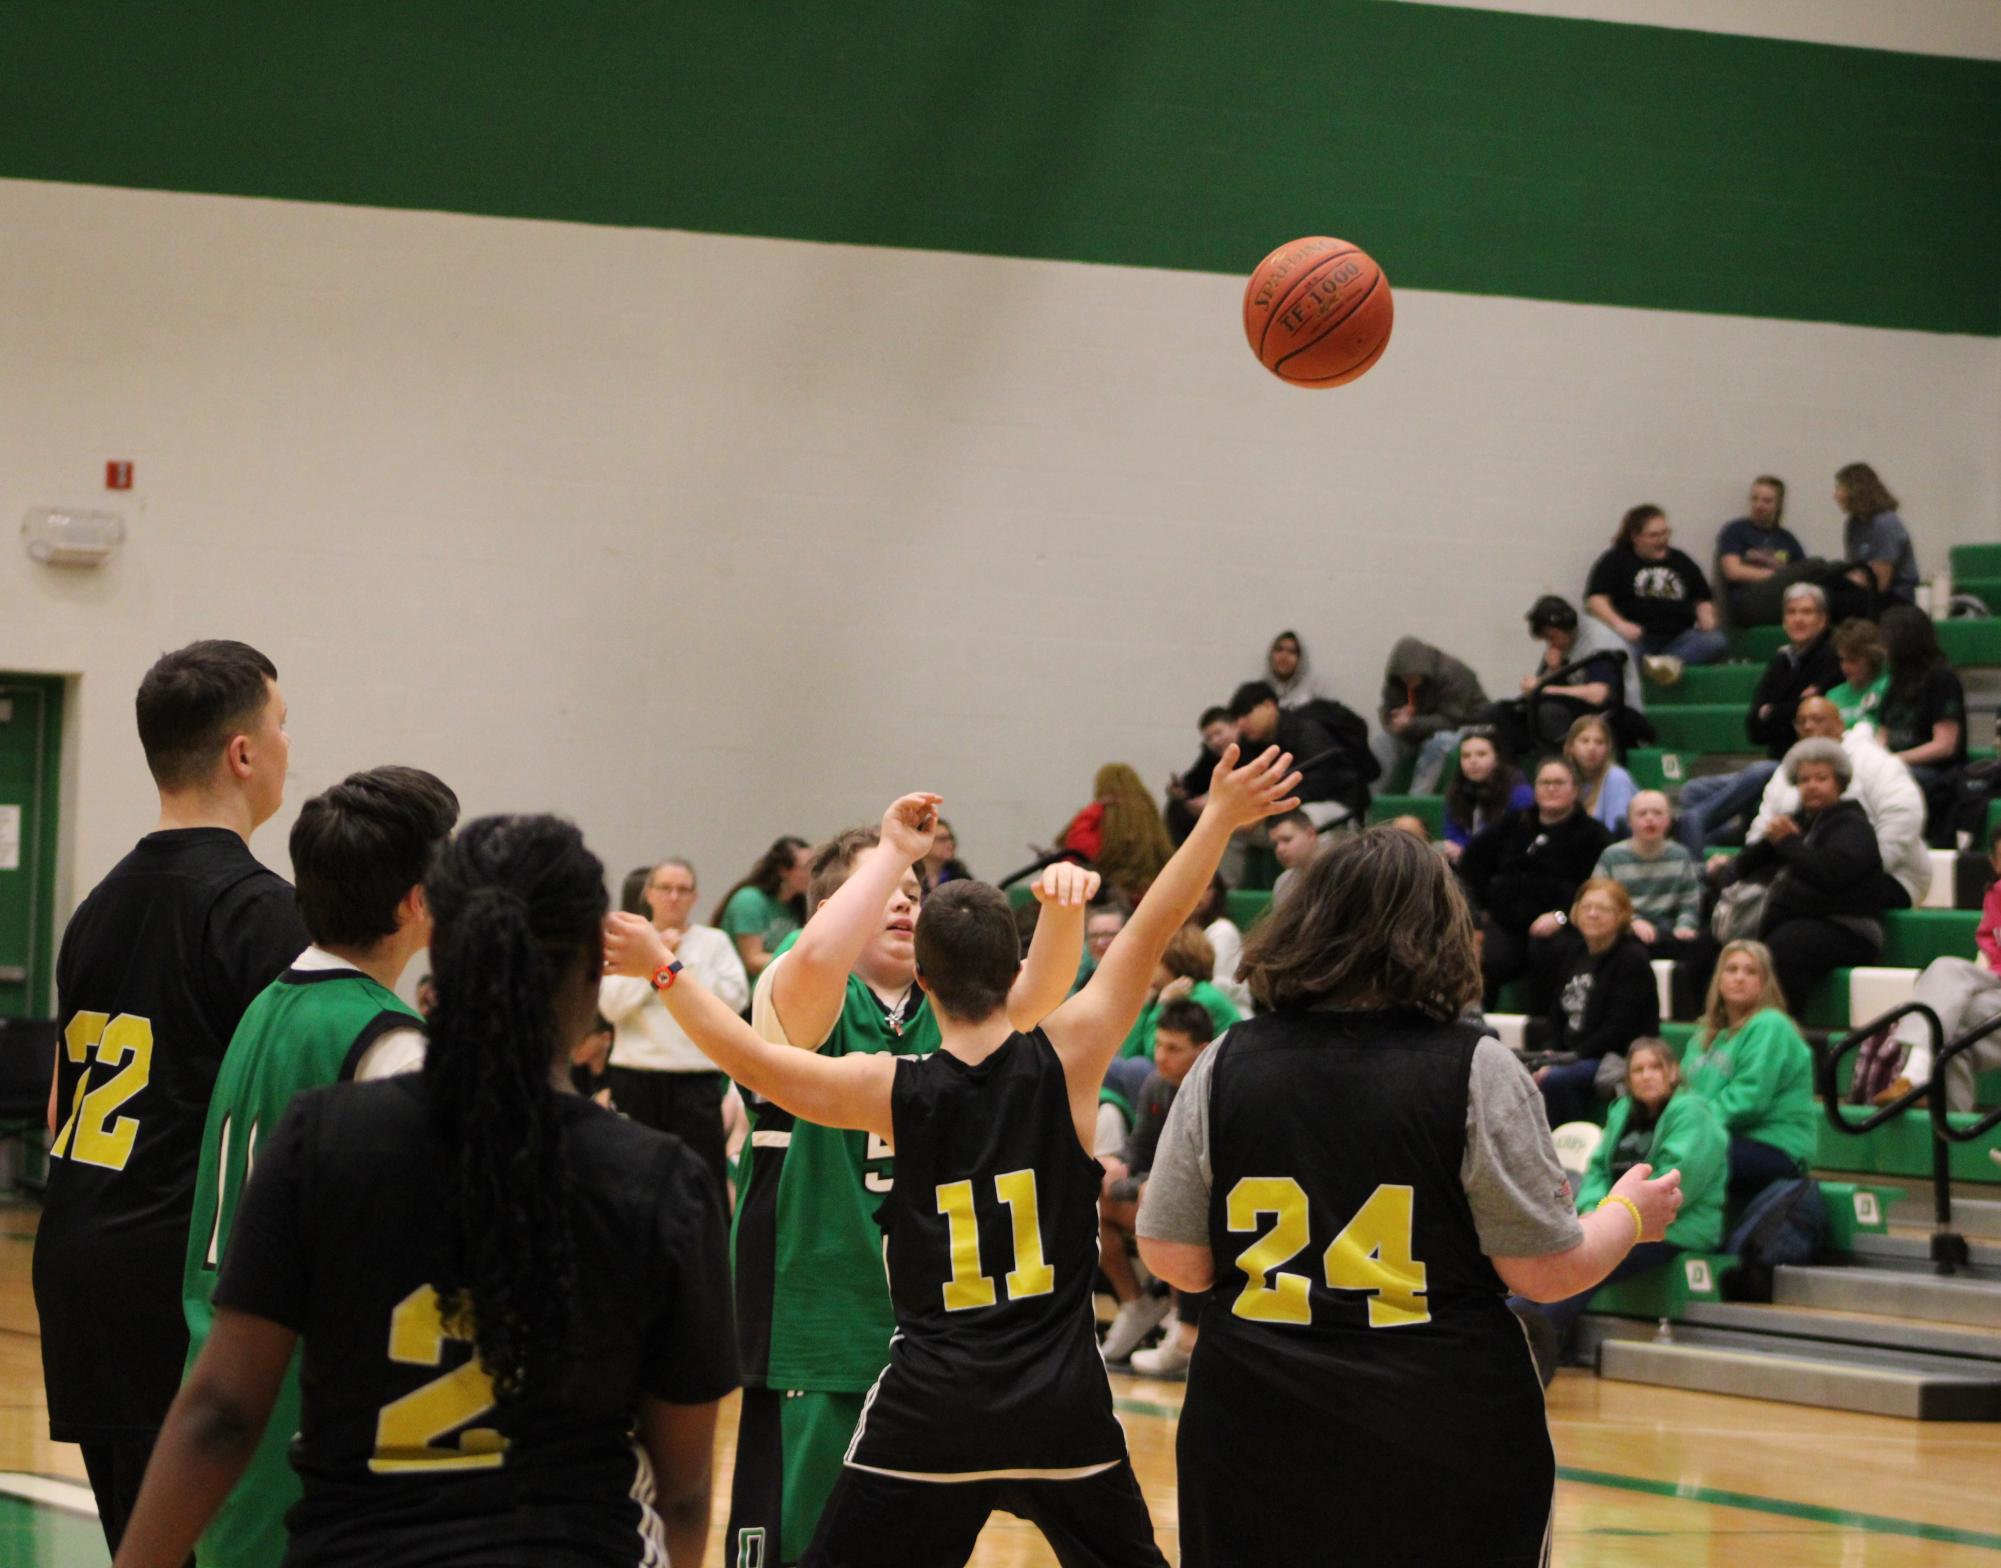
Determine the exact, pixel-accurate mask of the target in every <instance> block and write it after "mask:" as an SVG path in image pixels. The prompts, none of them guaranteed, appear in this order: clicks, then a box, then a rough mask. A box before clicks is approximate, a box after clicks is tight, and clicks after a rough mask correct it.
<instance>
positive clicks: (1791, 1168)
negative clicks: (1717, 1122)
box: [1726, 1133, 1800, 1212]
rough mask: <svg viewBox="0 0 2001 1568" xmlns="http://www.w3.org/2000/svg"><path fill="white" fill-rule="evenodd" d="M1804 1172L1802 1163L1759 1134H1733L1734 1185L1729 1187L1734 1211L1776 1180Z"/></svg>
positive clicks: (1787, 1179) (1791, 1177)
mask: <svg viewBox="0 0 2001 1568" xmlns="http://www.w3.org/2000/svg"><path fill="white" fill-rule="evenodd" d="M1799 1174H1800V1163H1799V1161H1798V1160H1796V1159H1794V1158H1793V1157H1792V1156H1791V1155H1790V1154H1787V1153H1785V1152H1784V1151H1783V1150H1781V1149H1775V1148H1773V1147H1772V1146H1771V1145H1770V1144H1769V1143H1760V1142H1759V1141H1758V1140H1757V1139H1756V1138H1741V1137H1738V1136H1737V1135H1735V1134H1734V1133H1733V1134H1732V1135H1731V1138H1730V1185H1729V1187H1728V1188H1727V1189H1726V1191H1727V1194H1728V1197H1729V1199H1730V1207H1731V1209H1732V1211H1733V1212H1734V1211H1735V1210H1736V1209H1737V1207H1738V1206H1739V1205H1741V1204H1745V1203H1749V1202H1750V1201H1751V1200H1752V1199H1753V1198H1755V1197H1757V1196H1758V1194H1759V1193H1761V1192H1763V1191H1764V1190H1765V1189H1766V1188H1767V1187H1769V1186H1771V1184H1772V1183H1773V1182H1775V1181H1791V1180H1792V1179H1793V1177H1795V1176H1797V1175H1799Z"/></svg>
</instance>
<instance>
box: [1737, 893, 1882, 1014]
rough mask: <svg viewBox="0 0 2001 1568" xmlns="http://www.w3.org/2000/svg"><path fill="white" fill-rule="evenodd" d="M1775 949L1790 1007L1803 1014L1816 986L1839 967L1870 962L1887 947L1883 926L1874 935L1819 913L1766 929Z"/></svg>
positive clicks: (1776, 966) (1774, 965)
mask: <svg viewBox="0 0 2001 1568" xmlns="http://www.w3.org/2000/svg"><path fill="white" fill-rule="evenodd" d="M1765 945H1766V946H1767V947H1769V948H1770V949H1771V950H1772V968H1773V970H1774V972H1776V974H1777V975H1778V979H1779V989H1780V990H1781V991H1783V992H1785V994H1786V1011H1788V1012H1789V1013H1791V1014H1792V1015H1793V1017H1795V1018H1799V1017H1801V1016H1803V1015H1804V1014H1805V1012H1806V1005H1807V998H1808V997H1810V996H1811V995H1812V994H1813V988H1814V987H1815V986H1816V985H1818V984H1819V983H1820V982H1821V981H1822V980H1823V979H1825V978H1826V977H1827V976H1828V975H1831V974H1833V973H1834V971H1835V970H1837V969H1842V968H1846V967H1848V966H1849V965H1852V964H1866V963H1869V962H1871V961H1872V960H1874V959H1875V958H1876V957H1877V956H1878V955H1880V954H1881V953H1882V951H1883V935H1882V928H1881V927H1880V926H1879V927H1877V928H1876V932H1875V935H1874V936H1873V937H1871V936H1869V935H1866V934H1864V933H1863V932H1859V931H1857V930H1856V929H1855V928H1854V927H1853V926H1849V925H1843V924H1839V923H1837V922H1835V921H1833V920H1828V919H1824V918H1822V917H1820V916H1817V915H1806V916H1802V917H1799V918H1796V919H1793V920H1788V921H1786V922H1785V923H1784V924H1783V925H1779V926H1775V927H1773V928H1772V929H1771V930H1770V931H1768V932H1766V933H1765Z"/></svg>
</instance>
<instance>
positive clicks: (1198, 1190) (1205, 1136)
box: [1134, 1031, 1229, 1246]
mask: <svg viewBox="0 0 2001 1568" xmlns="http://www.w3.org/2000/svg"><path fill="white" fill-rule="evenodd" d="M1228 1038H1229V1035H1228V1032H1227V1031H1225V1033H1224V1039H1228ZM1222 1047H1223V1041H1222V1040H1218V1041H1217V1042H1216V1043H1215V1044H1214V1045H1212V1046H1210V1047H1209V1049H1208V1050H1206V1051H1204V1052H1203V1053H1202V1054H1201V1055H1200V1056H1198V1057H1196V1058H1195V1065H1194V1066H1193V1067H1191V1068H1190V1069H1189V1070H1188V1076H1187V1077H1186V1078H1184V1079H1182V1080H1181V1088H1180V1089H1179V1090H1178V1091H1177V1092H1176V1094H1175V1096H1174V1104H1173V1105H1171V1106H1169V1107H1168V1111H1167V1124H1166V1125H1165V1126H1164V1127H1162V1128H1161V1130H1160V1143H1159V1145H1158V1146H1157V1147H1156V1148H1155V1149H1154V1152H1153V1169H1152V1170H1151V1171H1149V1172H1148V1173H1147V1178H1146V1186H1145V1188H1144V1189H1143V1190H1142V1191H1141V1193H1140V1198H1139V1218H1138V1219H1137V1221H1136V1222H1135V1224H1134V1229H1135V1230H1136V1231H1137V1232H1138V1234H1140V1235H1142V1236H1145V1237H1146V1238H1147V1239H1148V1240H1150V1241H1179V1242H1185V1243H1187V1244H1188V1245H1189V1246H1207V1245H1208V1243H1209V1184H1210V1181H1211V1175H1212V1173H1211V1167H1210V1164H1209V1086H1210V1083H1211V1081H1212V1080H1213V1078H1214V1077H1215V1072H1214V1068H1215V1065H1216V1057H1217V1056H1218V1054H1220V1052H1221V1051H1222Z"/></svg>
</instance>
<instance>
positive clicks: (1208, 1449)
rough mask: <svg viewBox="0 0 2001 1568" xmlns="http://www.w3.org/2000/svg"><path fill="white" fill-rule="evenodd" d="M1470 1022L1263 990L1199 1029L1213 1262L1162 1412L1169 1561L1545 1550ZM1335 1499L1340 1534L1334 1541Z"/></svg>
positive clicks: (1530, 1371)
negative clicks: (1228, 1020)
mask: <svg viewBox="0 0 2001 1568" xmlns="http://www.w3.org/2000/svg"><path fill="white" fill-rule="evenodd" d="M1481 1034H1482V1031H1480V1030H1479V1029H1477V1028H1474V1027H1472V1026H1469V1025H1464V1024H1457V1023H1453V1024H1441V1023H1437V1022H1434V1021H1432V1020H1430V1019H1427V1018H1425V1017H1424V1016H1423V1015H1421V1014H1417V1013H1397V1012H1392V1013H1335V1012H1306V1013H1280V1014H1271V1015H1265V1016H1261V1017H1258V1018H1253V1019H1249V1020H1246V1021H1245V1022H1243V1023H1239V1024H1237V1025H1235V1026H1233V1027H1232V1028H1231V1030H1230V1032H1229V1034H1228V1035H1227V1036H1225V1038H1224V1039H1223V1040H1222V1041H1221V1042H1219V1043H1218V1044H1217V1045H1216V1046H1215V1047H1213V1049H1214V1050H1216V1051H1217V1052H1218V1055H1217V1057H1216V1060H1215V1062H1214V1063H1213V1064H1212V1070H1213V1078H1212V1082H1211V1089H1210V1101H1209V1115H1210V1124H1209V1153H1210V1160H1211V1167H1212V1172H1213V1177H1212V1183H1211V1191H1210V1212H1209V1235H1210V1249H1211V1251H1212V1253H1213V1254H1214V1257H1215V1264H1216V1285H1215V1289H1214V1290H1213V1291H1212V1292H1211V1294H1210V1299H1209V1303H1208V1305H1207V1307H1206V1308H1205V1310H1204V1312H1203V1314H1202V1321H1201V1335H1200V1338H1199V1340H1198V1342H1197V1345H1196V1349H1195V1361H1194V1363H1193V1364H1192V1365H1191V1367H1190V1369H1189V1392H1188V1398H1187V1402H1186V1404H1185V1406H1184V1409H1183V1415H1182V1421H1181V1427H1180V1432H1179V1434H1178V1445H1179V1450H1180V1453H1181V1456H1182V1460H1181V1464H1182V1476H1183V1483H1182V1510H1183V1511H1182V1527H1183V1553H1184V1560H1185V1561H1186V1562H1188V1563H1190V1564H1197V1565H1199V1564H1220V1563H1230V1562H1238V1561H1246V1560H1252V1559H1249V1558H1245V1557H1243V1556H1241V1555H1237V1554H1239V1553H1240V1552H1241V1551H1242V1549H1243V1548H1244V1547H1245V1546H1246V1545H1247V1544H1250V1543H1252V1542H1254V1543H1255V1545H1256V1547H1257V1549H1258V1551H1259V1552H1260V1553H1261V1554H1264V1555H1259V1556H1257V1557H1256V1558H1255V1560H1257V1561H1272V1562H1289V1561H1307V1560H1312V1561H1328V1562H1335V1561H1341V1562H1355V1563H1373V1562H1379V1561H1391V1560H1397V1561H1404V1562H1411V1563H1425V1564H1441V1565H1442V1564H1453V1565H1458V1564H1465V1563H1473V1562H1479V1563H1484V1564H1501V1563H1507V1564H1516V1563H1523V1564H1529V1563H1536V1562H1540V1561H1541V1560H1542V1555H1543V1552H1544V1551H1545V1549H1546V1536H1547V1526H1548V1512H1549V1500H1550V1496H1551V1492H1552V1489H1553V1487H1554V1484H1555V1457H1554V1454H1553V1451H1552V1449H1551V1447H1550V1441H1549V1432H1548V1427H1547V1423H1546V1421H1545V1418H1544V1413H1543V1398H1542V1387H1541V1383H1540V1380H1539V1379H1538V1378H1537V1376H1536V1373H1535V1370H1534V1363H1533V1359H1532V1357H1531V1355H1530V1353H1529V1350H1528V1347H1527V1343H1526V1340H1525V1338H1524V1335H1523V1333H1522V1330H1521V1327H1520V1325H1519V1323H1518V1322H1517V1321H1516V1320H1515V1318H1514V1315H1513V1314H1512V1313H1511V1312H1509V1310H1508V1309H1507V1306H1506V1305H1505V1291H1504V1287H1503V1286H1502V1284H1501V1280H1500V1277H1499V1276H1498V1275H1497V1274H1496V1273H1495V1272H1494V1268H1493V1265H1492V1264H1491V1263H1490V1262H1489V1261H1488V1260H1487V1257H1486V1255H1485V1253H1484V1252H1483V1251H1482V1250H1481V1246H1480V1238H1479V1234H1478V1232H1477V1231H1476V1229H1475V1227H1474V1220H1473V1212H1472V1208H1471V1205H1470V1204H1469V1203H1468V1201H1467V1198H1466V1192H1465V1187H1464V1182H1463V1177H1462V1174H1461V1169H1462V1162H1463V1160H1464V1157H1465V1152H1466V1114H1467V1099H1468V1079H1469V1077H1470V1074H1471V1069H1472V1060H1473V1051H1474V1048H1475V1045H1476V1044H1477V1042H1478V1041H1479V1039H1480V1038H1481ZM1197 1474H1199V1476H1200V1479H1199V1480H1197V1481H1193V1482H1191V1480H1190V1479H1189V1478H1190V1477H1191V1476H1195V1475H1197ZM1302 1498H1313V1499H1315V1500H1316V1501H1315V1503H1314V1506H1313V1507H1312V1508H1311V1509H1307V1508H1302V1507H1293V1508H1288V1507H1287V1506H1285V1505H1284V1504H1283V1503H1281V1504H1280V1505H1279V1506H1277V1507H1276V1508H1274V1506H1273V1504H1274V1503H1275V1501H1277V1500H1292V1501H1296V1500H1298V1499H1302ZM1336 1519H1338V1520H1341V1521H1342V1525H1341V1527H1340V1529H1339V1531H1338V1532H1334V1533H1335V1534H1338V1535H1339V1536H1340V1538H1341V1539H1342V1542H1343V1544H1344V1546H1345V1548H1346V1554H1345V1555H1337V1556H1330V1555H1328V1554H1327V1545H1328V1541H1329V1539H1330V1526H1329V1521H1331V1520H1336ZM1191 1525H1192V1529H1191ZM1247 1531H1248V1532H1249V1534H1246V1532H1247ZM1301 1554H1304V1555H1301Z"/></svg>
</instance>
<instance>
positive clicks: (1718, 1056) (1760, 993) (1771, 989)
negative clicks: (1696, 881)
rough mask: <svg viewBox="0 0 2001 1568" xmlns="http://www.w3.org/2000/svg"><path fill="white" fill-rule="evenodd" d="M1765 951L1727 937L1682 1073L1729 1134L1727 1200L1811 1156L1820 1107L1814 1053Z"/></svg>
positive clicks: (1736, 1200) (1793, 1172) (1803, 1164)
mask: <svg viewBox="0 0 2001 1568" xmlns="http://www.w3.org/2000/svg"><path fill="white" fill-rule="evenodd" d="M1786 1000H1787V999H1786V996H1785V994H1784V993H1783V992H1782V991H1781V989H1780V980H1779V976H1778V974H1777V971H1776V968H1775V961H1774V958H1773V954H1772V953H1771V951H1770V950H1769V949H1768V948H1766V946H1765V945H1764V944H1763V943H1762V942H1730V943H1727V944H1726V945H1725V946H1724V949H1723V952H1722V954H1721V956H1720V957H1718V959H1717V961H1716V974H1715V976H1714V978H1712V979H1711V980H1710V982H1709V1001H1708V1003H1707V1005H1706V1006H1705V1007H1704V1008H1703V1013H1702V1022H1701V1024H1700V1025H1699V1026H1698V1027H1697V1029H1696V1031H1695V1038H1694V1039H1693V1040H1691V1041H1690V1042H1689V1048H1688V1056H1687V1057H1686V1058H1685V1059H1684V1060H1683V1062H1682V1073H1683V1075H1684V1076H1685V1077H1686V1078H1687V1079H1688V1083H1689V1087H1690V1088H1692V1089H1694V1090H1695V1091H1696V1093H1698V1094H1700V1095H1701V1096H1702V1097H1703V1098H1704V1099H1705V1100H1707V1101H1708V1102H1709V1103H1710V1105H1711V1106H1712V1107H1713V1108H1714V1109H1715V1111H1716V1115H1717V1118H1718V1119H1719V1120H1720V1121H1721V1122H1722V1123H1723V1129H1724V1131H1725V1132H1727V1133H1728V1134H1729V1135H1730V1192H1729V1196H1730V1201H1731V1202H1732V1203H1733V1204H1742V1203H1745V1202H1747V1201H1748V1200H1750V1199H1751V1198H1754V1197H1756V1196H1757V1195H1758V1193H1760V1192H1762V1191H1763V1190H1764V1189H1765V1187H1766V1186H1767V1185H1768V1184H1769V1183H1771V1182H1775V1181H1781V1180H1784V1179H1785V1178H1786V1177H1788V1176H1798V1175H1800V1174H1802V1173H1803V1172H1804V1171H1805V1170H1806V1168H1807V1162H1808V1160H1809V1159H1810V1158H1811V1156H1812V1154H1813V1149H1814V1142H1815V1137H1816V1133H1817V1130H1818V1128H1819V1125H1820V1109H1819V1107H1818V1106H1817V1105H1815V1103H1814V1098H1813V1052H1812V1051H1811V1050H1809V1049H1808V1048H1807V1043H1806V1040H1805V1039H1804V1038H1803V1037H1802V1036H1801V1034H1800V1032H1799V1029H1798V1028H1797V1026H1795V1025H1794V1023H1793V1021H1792V1019H1790V1018H1789V1017H1787V1016H1786Z"/></svg>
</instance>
